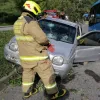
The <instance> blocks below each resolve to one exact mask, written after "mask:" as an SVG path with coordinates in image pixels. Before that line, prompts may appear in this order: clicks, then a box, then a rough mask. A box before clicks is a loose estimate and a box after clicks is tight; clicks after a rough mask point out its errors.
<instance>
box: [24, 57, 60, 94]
mask: <svg viewBox="0 0 100 100" xmlns="http://www.w3.org/2000/svg"><path fill="white" fill-rule="evenodd" d="M22 67H23V76H22V90H23V92H24V93H26V92H27V91H28V90H29V88H30V87H31V86H32V85H33V84H34V79H35V73H38V75H39V76H40V78H41V79H42V82H43V83H44V86H45V88H46V91H47V93H48V94H54V93H56V92H57V91H58V88H57V84H56V82H55V75H54V70H53V68H52V64H51V61H50V60H49V59H46V60H42V61H39V62H38V63H36V64H32V63H30V62H22Z"/></svg>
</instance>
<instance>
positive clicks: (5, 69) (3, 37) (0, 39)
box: [0, 31, 13, 78]
mask: <svg viewBox="0 0 100 100" xmlns="http://www.w3.org/2000/svg"><path fill="white" fill-rule="evenodd" d="M12 36H13V32H12V31H4V32H0V78H1V77H3V76H6V75H8V74H9V72H11V71H12V70H13V66H12V64H11V63H8V62H7V61H6V60H5V58H4V46H5V44H6V43H8V41H9V40H10V39H11V37H12Z"/></svg>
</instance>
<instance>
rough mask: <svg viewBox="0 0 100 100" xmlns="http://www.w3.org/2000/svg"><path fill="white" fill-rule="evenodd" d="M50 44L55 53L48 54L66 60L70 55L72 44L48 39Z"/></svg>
mask: <svg viewBox="0 0 100 100" xmlns="http://www.w3.org/2000/svg"><path fill="white" fill-rule="evenodd" d="M50 42H51V44H52V45H53V47H54V49H55V51H54V52H50V51H49V54H51V55H60V56H63V57H65V58H67V59H68V57H69V56H70V54H71V51H72V48H73V44H69V43H65V42H61V41H55V40H53V39H50Z"/></svg>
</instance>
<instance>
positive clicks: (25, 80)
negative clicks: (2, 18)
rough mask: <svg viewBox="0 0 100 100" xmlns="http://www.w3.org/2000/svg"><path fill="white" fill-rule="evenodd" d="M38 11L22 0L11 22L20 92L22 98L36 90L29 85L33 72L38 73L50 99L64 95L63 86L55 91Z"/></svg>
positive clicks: (31, 4)
mask: <svg viewBox="0 0 100 100" xmlns="http://www.w3.org/2000/svg"><path fill="white" fill-rule="evenodd" d="M40 13H41V9H40V7H39V5H38V4H37V3H35V2H33V1H26V2H25V3H24V5H23V12H22V15H21V16H20V17H19V18H18V20H17V21H16V22H15V23H14V33H15V36H16V40H17V43H18V47H19V57H20V61H21V66H22V67H23V76H22V91H23V93H24V99H26V98H29V97H30V96H31V95H32V94H36V93H37V92H38V90H37V89H36V88H35V87H33V84H34V78H35V74H36V73H38V75H39V76H40V78H41V79H42V81H43V83H44V86H45V89H46V93H47V96H48V97H49V98H50V100H52V99H57V98H58V97H61V96H64V95H65V94H66V89H60V90H58V88H57V84H56V82H55V77H54V70H53V68H52V64H51V62H50V60H49V59H48V53H47V47H48V45H49V40H48V39H47V37H46V35H45V33H44V32H43V31H42V29H41V28H40V27H39V25H38V22H37V20H36V18H37V16H38V15H39V14H40Z"/></svg>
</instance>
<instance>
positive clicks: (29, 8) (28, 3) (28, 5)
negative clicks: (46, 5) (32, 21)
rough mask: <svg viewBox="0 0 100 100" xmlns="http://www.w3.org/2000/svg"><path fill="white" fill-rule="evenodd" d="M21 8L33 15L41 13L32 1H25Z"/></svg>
mask: <svg viewBox="0 0 100 100" xmlns="http://www.w3.org/2000/svg"><path fill="white" fill-rule="evenodd" d="M23 7H24V9H25V10H27V11H30V12H32V13H33V14H34V15H38V14H40V13H41V9H40V6H39V5H38V4H37V3H35V2H34V1H29V0H28V1H26V2H25V3H24V5H23Z"/></svg>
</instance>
